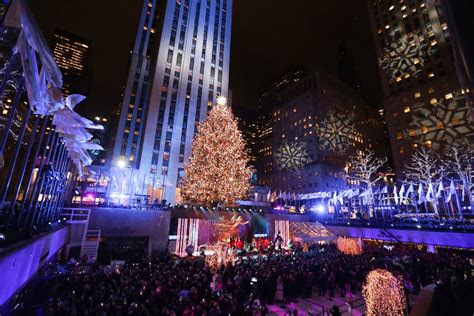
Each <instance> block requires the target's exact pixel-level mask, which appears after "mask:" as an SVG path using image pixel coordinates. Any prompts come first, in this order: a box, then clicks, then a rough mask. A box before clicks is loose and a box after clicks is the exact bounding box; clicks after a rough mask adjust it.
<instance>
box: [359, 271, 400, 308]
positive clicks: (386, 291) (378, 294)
mask: <svg viewBox="0 0 474 316" xmlns="http://www.w3.org/2000/svg"><path fill="white" fill-rule="evenodd" d="M362 295H363V296H364V300H365V305H366V309H367V315H369V316H378V315H405V310H406V307H407V303H406V299H405V293H404V291H403V286H402V283H401V281H400V280H399V279H398V278H396V277H395V276H394V275H393V274H392V273H390V272H388V271H387V270H383V269H376V270H372V271H370V272H369V274H368V275H367V279H366V282H365V284H364V286H363V287H362Z"/></svg>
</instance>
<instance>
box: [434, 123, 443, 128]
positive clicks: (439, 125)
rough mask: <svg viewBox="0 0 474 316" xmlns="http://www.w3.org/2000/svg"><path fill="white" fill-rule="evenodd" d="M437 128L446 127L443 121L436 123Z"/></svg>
mask: <svg viewBox="0 0 474 316" xmlns="http://www.w3.org/2000/svg"><path fill="white" fill-rule="evenodd" d="M436 128H438V129H444V125H443V123H442V122H437V123H436Z"/></svg>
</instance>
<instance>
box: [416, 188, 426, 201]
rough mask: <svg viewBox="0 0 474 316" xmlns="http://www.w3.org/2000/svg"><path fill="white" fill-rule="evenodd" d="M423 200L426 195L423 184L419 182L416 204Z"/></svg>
mask: <svg viewBox="0 0 474 316" xmlns="http://www.w3.org/2000/svg"><path fill="white" fill-rule="evenodd" d="M425 201H426V197H425V193H424V190H423V184H422V183H420V186H419V187H418V204H421V203H423V202H425Z"/></svg>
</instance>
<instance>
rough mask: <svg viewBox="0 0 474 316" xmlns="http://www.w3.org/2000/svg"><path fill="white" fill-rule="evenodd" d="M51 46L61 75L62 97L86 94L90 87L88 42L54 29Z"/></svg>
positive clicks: (89, 44)
mask: <svg viewBox="0 0 474 316" xmlns="http://www.w3.org/2000/svg"><path fill="white" fill-rule="evenodd" d="M52 46H53V56H54V59H55V60H56V63H57V65H58V67H59V68H60V69H61V73H62V75H63V88H62V92H63V95H64V96H65V97H66V96H68V95H70V94H74V93H79V94H87V93H88V91H89V86H90V49H91V43H90V41H89V40H87V39H85V38H83V37H80V36H77V35H75V34H71V33H69V32H66V31H62V30H59V29H56V30H55V32H54V35H53V45H52Z"/></svg>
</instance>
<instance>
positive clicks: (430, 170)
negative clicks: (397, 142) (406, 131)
mask: <svg viewBox="0 0 474 316" xmlns="http://www.w3.org/2000/svg"><path fill="white" fill-rule="evenodd" d="M444 173H445V168H444V165H443V163H442V162H441V159H440V158H439V156H438V155H436V154H435V153H433V152H432V151H430V150H428V149H427V148H425V147H421V148H420V149H417V150H416V151H415V152H414V153H413V155H412V156H411V159H410V161H409V162H408V163H407V164H406V165H405V176H406V178H407V179H408V180H410V181H413V182H417V183H421V184H423V186H424V188H425V189H428V194H427V197H424V196H423V197H422V196H419V197H418V198H419V199H420V201H425V202H426V201H428V202H432V203H433V206H434V208H435V212H436V215H438V216H439V213H438V199H437V198H435V197H434V188H435V187H436V186H437V185H438V184H439V182H440V181H442V178H443V176H444ZM430 191H431V195H430V194H429V193H430ZM420 193H421V194H424V192H420ZM428 195H430V196H428ZM425 208H426V203H425Z"/></svg>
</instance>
